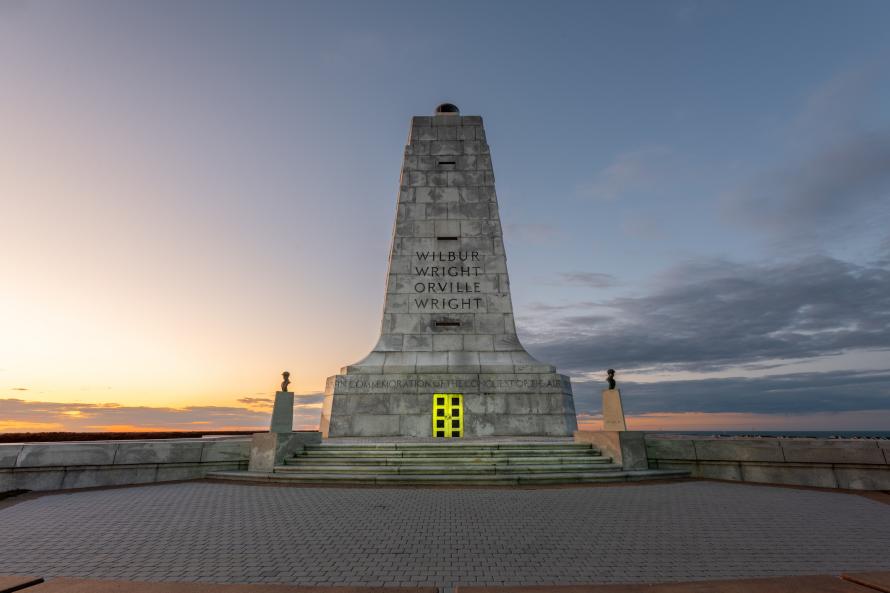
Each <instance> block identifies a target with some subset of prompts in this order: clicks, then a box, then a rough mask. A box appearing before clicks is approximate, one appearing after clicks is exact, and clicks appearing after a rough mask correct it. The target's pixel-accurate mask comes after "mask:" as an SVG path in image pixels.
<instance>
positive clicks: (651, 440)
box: [646, 433, 890, 490]
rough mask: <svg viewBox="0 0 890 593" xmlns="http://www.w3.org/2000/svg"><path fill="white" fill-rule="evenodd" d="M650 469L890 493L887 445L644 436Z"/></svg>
mask: <svg viewBox="0 0 890 593" xmlns="http://www.w3.org/2000/svg"><path fill="white" fill-rule="evenodd" d="M646 453H647V456H648V459H649V466H650V467H651V468H653V469H684V470H689V471H690V472H692V475H693V476H694V477H699V478H710V479H716V480H732V481H739V482H756V483H767V484H787V485H795V486H814V487H820V488H844V489H850V490H890V455H888V453H890V441H887V440H880V439H815V438H768V437H763V438H757V437H698V436H694V437H693V436H682V435H656V434H652V433H649V434H647V435H646Z"/></svg>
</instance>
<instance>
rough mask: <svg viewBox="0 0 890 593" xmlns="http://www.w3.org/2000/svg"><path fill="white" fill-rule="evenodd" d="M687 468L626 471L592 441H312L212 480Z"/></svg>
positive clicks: (593, 475) (658, 475)
mask: <svg viewBox="0 0 890 593" xmlns="http://www.w3.org/2000/svg"><path fill="white" fill-rule="evenodd" d="M687 475H688V472H685V471H664V470H661V471H659V470H651V471H650V470H644V471H641V470H637V471H625V470H623V469H622V468H621V467H620V466H619V465H617V464H615V463H612V459H611V458H609V457H606V456H603V455H602V454H600V452H599V451H597V450H596V449H594V448H593V447H591V446H590V445H589V444H579V443H572V442H567V443H528V442H521V443H517V442H513V443H510V442H498V443H486V444H482V443H454V442H449V443H443V444H439V443H435V444H430V443H369V444H327V443H325V444H322V445H309V446H307V447H306V448H305V450H304V451H303V452H301V453H300V454H298V455H295V456H293V457H291V458H289V459H286V460H285V461H284V465H279V466H276V467H275V468H274V471H272V472H269V473H262V472H214V473H212V474H210V475H209V477H211V478H218V479H225V480H247V481H256V482H276V483H281V484H363V485H446V484H447V485H532V484H581V483H595V482H625V481H632V480H647V479H664V478H676V477H685V476H687Z"/></svg>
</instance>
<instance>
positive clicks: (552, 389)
mask: <svg viewBox="0 0 890 593" xmlns="http://www.w3.org/2000/svg"><path fill="white" fill-rule="evenodd" d="M436 394H460V395H461V405H462V407H463V408H462V410H461V416H460V418H459V420H455V421H454V422H455V424H454V426H455V427H457V428H456V429H455V431H454V432H455V434H450V435H447V436H487V435H505V436H507V435H511V436H519V435H570V434H572V432H573V431H574V430H575V429H576V428H577V422H576V419H575V408H574V403H573V399H572V388H571V383H570V382H569V379H568V378H567V377H565V376H564V375H560V374H557V373H556V369H555V368H554V367H552V366H550V365H547V364H544V363H541V362H538V361H537V360H535V359H534V358H532V357H531V356H530V355H529V354H528V353H527V352H526V351H525V349H524V348H523V347H522V345H521V344H520V342H519V339H518V338H517V336H516V327H515V324H514V321H513V306H512V302H511V298H510V282H509V278H508V276H507V260H506V256H505V254H504V242H503V237H502V234H501V223H500V216H499V213H498V202H497V196H496V194H495V188H494V173H493V170H492V166H491V156H490V153H489V148H488V143H487V142H486V138H485V130H484V128H483V125H482V118H481V117H479V116H461V115H460V114H459V113H458V112H457V108H456V107H454V106H453V105H449V104H443V105H441V106H439V108H437V112H436V115H433V116H431V117H430V116H427V117H423V116H417V117H414V118H413V119H412V122H411V133H410V137H409V143H408V145H407V147H406V148H405V158H404V161H403V165H402V177H401V187H400V190H399V200H398V211H397V213H396V223H395V231H394V233H393V239H392V246H391V249H390V256H389V271H388V277H387V283H386V297H385V305H384V311H383V323H382V327H381V330H380V338H379V340H378V341H377V345H376V346H375V347H374V349H373V351H372V352H371V353H370V354H369V355H368V356H367V357H365V358H364V359H363V360H361V361H359V362H357V363H355V364H352V365H349V366H347V367H344V368H343V369H341V374H339V375H336V376H334V377H330V378H329V379H328V382H327V385H326V390H325V400H324V406H323V410H322V418H321V430H322V433H323V434H324V435H325V436H326V437H334V436H427V437H428V436H436V420H435V419H434V418H433V413H434V404H435V402H434V395H436ZM440 401H441V400H440ZM455 401H457V400H455ZM455 405H457V404H455ZM438 413H440V414H441V411H439V412H438ZM455 413H457V410H456V409H455ZM449 414H450V411H449ZM448 418H449V420H448V422H449V423H450V422H452V420H450V418H451V416H450V415H449V416H448ZM449 427H450V424H449ZM439 433H440V434H439V436H443V435H442V434H441V431H439Z"/></svg>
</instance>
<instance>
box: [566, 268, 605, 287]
mask: <svg viewBox="0 0 890 593" xmlns="http://www.w3.org/2000/svg"><path fill="white" fill-rule="evenodd" d="M559 277H560V279H561V280H562V282H563V283H564V284H570V285H573V286H587V287H590V288H610V287H612V286H615V284H617V281H616V279H615V276H613V275H611V274H603V273H600V272H564V273H562V274H560V275H559Z"/></svg>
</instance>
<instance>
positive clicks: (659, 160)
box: [581, 147, 670, 201]
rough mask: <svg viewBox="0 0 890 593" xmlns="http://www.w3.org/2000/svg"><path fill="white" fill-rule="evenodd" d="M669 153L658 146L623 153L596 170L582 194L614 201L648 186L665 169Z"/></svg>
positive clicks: (596, 198)
mask: <svg viewBox="0 0 890 593" xmlns="http://www.w3.org/2000/svg"><path fill="white" fill-rule="evenodd" d="M669 154H670V152H669V151H668V150H667V149H665V148H661V147H648V148H642V149H639V150H634V151H629V152H624V153H621V154H619V155H618V156H616V157H615V158H614V159H613V160H612V162H611V163H609V165H607V166H606V167H605V168H604V169H602V170H601V171H599V172H598V173H597V174H596V176H595V177H594V179H593V182H592V183H590V184H589V185H588V186H587V187H585V188H583V189H582V190H581V193H582V194H583V195H586V196H589V197H591V198H594V199H595V200H603V201H613V200H617V199H618V198H620V197H622V196H624V195H625V194H627V193H630V192H634V191H637V190H641V189H645V188H647V187H650V186H651V185H652V183H653V182H654V181H656V180H657V179H658V178H659V177H660V175H661V173H662V172H663V171H664V170H665V166H666V162H665V161H666V157H667V156H668V155H669Z"/></svg>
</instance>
